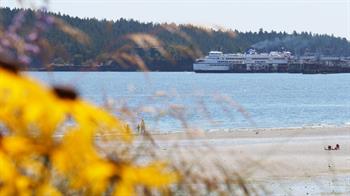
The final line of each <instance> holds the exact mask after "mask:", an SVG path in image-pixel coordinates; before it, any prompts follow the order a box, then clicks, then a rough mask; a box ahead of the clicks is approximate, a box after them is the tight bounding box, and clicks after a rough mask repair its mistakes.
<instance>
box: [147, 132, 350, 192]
mask: <svg viewBox="0 0 350 196" xmlns="http://www.w3.org/2000/svg"><path fill="white" fill-rule="evenodd" d="M153 137H154V139H155V141H156V143H157V144H158V145H159V146H160V149H162V150H163V151H164V152H167V151H169V150H172V151H175V152H176V153H177V154H181V155H182V156H185V157H188V159H193V160H194V161H198V160H200V163H202V164H208V163H209V162H213V160H215V161H220V162H221V163H222V164H224V165H225V166H226V167H228V168H232V169H234V170H236V171H240V172H241V173H243V175H244V176H246V177H247V178H249V180H250V181H251V182H252V183H261V184H262V185H264V186H266V187H267V188H268V189H270V190H271V191H272V192H271V194H272V195H285V194H287V195H289V194H291V195H309V194H310V195H322V194H325V195H328V194H337V195H339V194H340V195H348V194H350V127H335V126H333V127H331V126H329V127H324V126H318V127H301V128H276V129H232V130H225V131H212V132H198V131H194V132H192V133H169V134H153ZM336 144H339V146H340V149H339V150H331V151H329V150H325V148H326V147H327V146H328V145H331V146H332V147H333V148H334V147H335V145H336ZM174 149H175V150H174ZM165 154H166V153H165Z"/></svg>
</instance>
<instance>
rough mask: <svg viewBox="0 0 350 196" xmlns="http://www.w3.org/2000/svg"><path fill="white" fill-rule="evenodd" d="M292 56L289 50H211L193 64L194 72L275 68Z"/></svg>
mask: <svg viewBox="0 0 350 196" xmlns="http://www.w3.org/2000/svg"><path fill="white" fill-rule="evenodd" d="M291 58H292V55H291V53H290V52H270V53H256V52H255V51H254V50H251V51H249V52H248V53H245V54H242V53H235V54H223V53H222V52H220V51H211V52H209V54H208V56H205V57H204V58H200V59H197V60H196V62H195V63H194V64H193V70H194V71H195V72H199V73H200V72H209V73H225V72H244V71H259V70H266V69H275V70H277V69H278V67H281V66H287V65H288V63H289V62H290V60H291Z"/></svg>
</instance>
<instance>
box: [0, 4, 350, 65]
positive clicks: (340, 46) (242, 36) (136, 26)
mask: <svg viewBox="0 0 350 196" xmlns="http://www.w3.org/2000/svg"><path fill="white" fill-rule="evenodd" d="M19 11H20V10H19V9H10V8H0V25H1V28H3V29H5V28H6V27H8V25H9V24H11V21H12V20H13V18H14V16H15V15H16V14H17V13H18V12H19ZM50 14H52V15H54V16H56V17H58V18H60V19H62V20H63V21H65V22H66V23H67V24H70V25H71V26H73V27H75V28H78V29H80V30H81V31H83V32H84V33H86V34H87V35H88V36H89V38H90V43H89V44H88V45H83V44H80V43H79V42H78V41H76V39H75V38H73V37H70V36H69V35H66V34H65V33H63V32H62V31H60V30H59V29H56V28H52V29H50V30H49V31H48V32H47V35H46V36H47V39H48V41H49V42H50V44H51V46H52V51H53V54H54V55H53V58H52V59H53V60H52V62H53V63H55V64H74V65H76V66H81V65H85V64H88V62H92V61H93V62H100V63H105V62H107V61H108V60H109V59H110V58H109V56H110V55H111V54H113V52H114V51H116V50H118V49H120V48H121V47H123V46H125V45H126V44H127V42H128V41H127V40H126V39H124V38H125V36H126V35H128V34H132V33H147V34H151V35H154V36H155V37H157V38H158V39H159V40H160V41H161V42H162V43H163V44H162V47H164V48H165V50H166V51H168V53H169V54H170V57H171V59H168V58H165V57H164V56H162V55H160V53H159V50H158V49H157V48H151V49H148V50H145V49H142V48H138V46H136V45H134V47H133V50H132V52H133V53H137V54H138V55H139V56H141V57H142V59H143V60H144V61H145V62H146V64H147V66H148V68H149V69H150V70H160V71H185V70H186V71H190V70H191V69H192V62H193V60H194V59H195V58H197V57H198V56H200V52H201V53H202V54H206V53H207V52H209V51H210V50H221V51H223V52H230V53H235V52H241V53H244V52H245V51H247V50H248V49H249V48H255V49H257V50H258V51H259V52H269V51H272V50H279V51H280V50H288V51H291V52H292V53H293V54H294V55H297V56H298V55H311V54H312V55H327V56H350V42H349V41H348V40H346V39H345V38H339V37H334V36H333V35H332V36H330V35H320V34H311V33H309V32H301V33H297V32H293V33H292V34H288V33H286V32H275V31H271V32H267V31H264V30H263V29H260V30H259V31H258V32H239V31H237V30H214V29H206V28H202V27H197V26H193V25H175V24H158V23H141V22H138V21H135V20H126V19H119V20H117V21H108V20H97V19H94V18H78V17H71V16H68V15H62V14H60V13H57V14H54V13H50ZM34 15H35V14H34V12H33V11H31V10H28V13H27V15H26V17H25V18H26V22H25V24H26V25H31V24H33V23H34V21H35V16H34ZM194 49H198V51H200V52H196V53H193V52H192V53H191V52H190V51H194ZM109 62H111V61H109ZM111 65H113V66H114V67H113V68H111V67H108V66H104V67H103V68H101V70H109V69H111V70H122V69H124V70H129V71H133V70H135V69H136V67H135V66H129V67H127V68H124V66H122V65H120V63H119V64H118V63H116V62H112V63H111ZM62 69H63V70H64V69H65V68H62ZM69 69H71V68H69Z"/></svg>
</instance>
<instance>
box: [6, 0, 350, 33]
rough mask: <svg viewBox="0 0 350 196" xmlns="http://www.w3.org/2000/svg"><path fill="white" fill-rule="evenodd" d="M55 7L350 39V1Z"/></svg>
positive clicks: (185, 0) (71, 1)
mask: <svg viewBox="0 0 350 196" xmlns="http://www.w3.org/2000/svg"><path fill="white" fill-rule="evenodd" d="M15 2H16V0H0V6H1V7H4V6H8V7H15V6H16V7H18V4H17V3H15ZM32 2H39V0H32ZM49 10H50V11H54V12H61V13H65V14H69V15H72V16H79V17H96V18H99V19H102V18H106V19H112V20H116V19H119V18H128V19H130V18H132V19H136V20H140V21H143V22H158V23H162V22H168V23H170V22H175V23H178V24H184V23H186V24H187V23H191V24H195V25H205V26H212V27H215V26H220V27H224V28H232V29H237V30H239V31H250V30H251V31H258V30H259V28H263V29H264V30H268V31H270V30H275V31H287V32H289V33H290V32H292V31H293V30H296V31H297V32H300V31H307V32H310V31H311V32H313V33H322V34H324V33H326V34H334V35H335V36H340V37H346V38H347V39H348V40H350V0H216V1H214V0H51V1H50V3H49Z"/></svg>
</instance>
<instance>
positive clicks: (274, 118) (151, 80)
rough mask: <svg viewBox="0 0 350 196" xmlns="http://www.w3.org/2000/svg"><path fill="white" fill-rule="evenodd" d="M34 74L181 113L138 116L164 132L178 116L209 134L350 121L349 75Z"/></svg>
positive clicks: (99, 97)
mask: <svg viewBox="0 0 350 196" xmlns="http://www.w3.org/2000/svg"><path fill="white" fill-rule="evenodd" d="M29 74H30V75H32V76H34V77H35V78H38V79H40V80H42V81H44V82H46V83H49V84H53V83H54V84H69V85H73V86H75V87H76V88H77V89H78V90H79V92H80V93H81V95H82V96H83V97H84V98H86V99H88V100H90V101H92V102H94V103H96V104H99V105H102V104H103V103H104V102H105V100H106V97H108V98H110V99H113V100H115V101H116V104H117V106H118V105H122V103H124V104H125V103H126V104H127V105H128V107H130V108H140V107H141V106H142V107H143V108H146V109H147V111H153V110H166V109H167V108H176V110H177V111H180V112H173V111H174V110H170V112H169V111H168V113H167V112H163V113H162V114H164V115H160V116H157V115H155V114H154V113H149V112H142V111H139V112H138V114H137V115H138V117H137V118H138V120H140V119H141V118H144V119H145V121H146V123H147V125H148V126H151V127H152V128H153V129H155V130H159V131H163V130H166V131H172V130H179V129H180V128H181V126H182V124H181V121H179V120H178V119H177V118H178V117H179V116H181V115H179V113H181V114H182V115H183V116H184V117H185V118H186V119H187V120H186V121H187V123H189V125H190V126H194V127H200V128H203V129H208V130H209V129H226V128H227V129H229V128H251V127H263V128H265V127H301V126H314V125H344V124H348V123H350V74H334V75H332V74H331V75H301V74H195V73H148V74H144V73H118V72H89V73H87V72H51V73H46V72H30V73H29ZM237 104H239V105H240V106H241V107H242V108H243V110H244V112H245V113H247V114H248V116H249V117H247V116H246V115H244V114H243V113H244V112H243V113H242V111H240V110H239V108H237ZM150 108H151V109H150ZM242 108H241V109H242ZM156 113H157V114H159V112H156ZM166 114H168V115H166ZM174 116H177V118H174Z"/></svg>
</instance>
